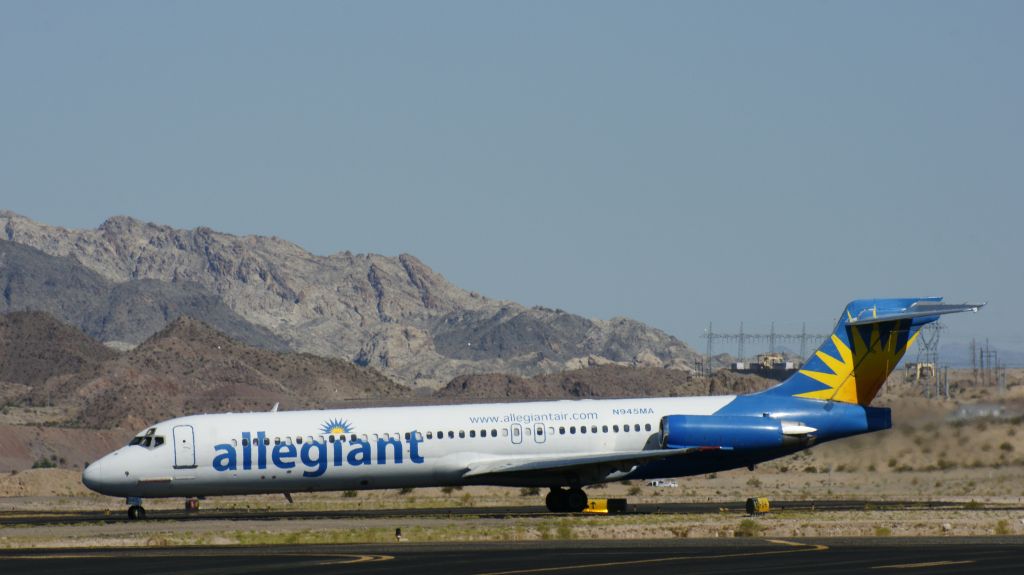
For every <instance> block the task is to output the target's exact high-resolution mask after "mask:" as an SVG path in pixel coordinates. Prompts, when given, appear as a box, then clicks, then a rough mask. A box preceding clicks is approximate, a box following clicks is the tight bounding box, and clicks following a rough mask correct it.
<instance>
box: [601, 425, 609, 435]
mask: <svg viewBox="0 0 1024 575" xmlns="http://www.w3.org/2000/svg"><path fill="white" fill-rule="evenodd" d="M601 432H602V433H608V426H607V425H602V426H601Z"/></svg>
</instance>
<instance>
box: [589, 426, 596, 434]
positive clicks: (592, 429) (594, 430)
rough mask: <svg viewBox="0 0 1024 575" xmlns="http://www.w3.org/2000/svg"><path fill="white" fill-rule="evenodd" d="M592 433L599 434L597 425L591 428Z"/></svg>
mask: <svg viewBox="0 0 1024 575" xmlns="http://www.w3.org/2000/svg"><path fill="white" fill-rule="evenodd" d="M590 433H597V426H596V425H591V426H590Z"/></svg>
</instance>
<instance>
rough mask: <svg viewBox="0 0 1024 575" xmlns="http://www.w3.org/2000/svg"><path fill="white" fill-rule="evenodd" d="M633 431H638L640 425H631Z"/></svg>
mask: <svg viewBox="0 0 1024 575" xmlns="http://www.w3.org/2000/svg"><path fill="white" fill-rule="evenodd" d="M633 431H640V424H639V423H637V424H635V425H633Z"/></svg>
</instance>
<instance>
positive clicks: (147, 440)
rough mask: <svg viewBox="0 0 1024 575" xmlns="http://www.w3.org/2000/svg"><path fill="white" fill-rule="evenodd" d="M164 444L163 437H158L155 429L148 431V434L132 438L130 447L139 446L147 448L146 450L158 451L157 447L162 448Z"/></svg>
mask: <svg viewBox="0 0 1024 575" xmlns="http://www.w3.org/2000/svg"><path fill="white" fill-rule="evenodd" d="M163 444H164V438H163V436H160V435H156V428H155V427H151V428H150V429H147V430H146V432H145V433H143V434H140V435H136V436H135V437H133V438H132V440H131V441H129V442H128V445H129V446H131V445H138V446H140V447H145V448H146V449H156V448H157V447H160V446H161V445H163Z"/></svg>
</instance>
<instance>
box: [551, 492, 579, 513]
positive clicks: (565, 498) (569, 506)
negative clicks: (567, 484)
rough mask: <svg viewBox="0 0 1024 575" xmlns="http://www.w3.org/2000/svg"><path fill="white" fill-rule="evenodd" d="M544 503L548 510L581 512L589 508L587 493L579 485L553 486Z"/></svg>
mask: <svg viewBox="0 0 1024 575" xmlns="http://www.w3.org/2000/svg"><path fill="white" fill-rule="evenodd" d="M544 503H545V504H547V506H548V511H554V512H569V513H579V512H580V511H583V510H584V509H586V508H587V494H586V492H584V491H583V490H582V489H580V488H579V487H572V488H569V489H562V488H561V487H552V488H551V491H550V492H549V493H548V496H547V497H546V498H545V499H544Z"/></svg>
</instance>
